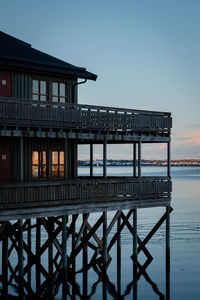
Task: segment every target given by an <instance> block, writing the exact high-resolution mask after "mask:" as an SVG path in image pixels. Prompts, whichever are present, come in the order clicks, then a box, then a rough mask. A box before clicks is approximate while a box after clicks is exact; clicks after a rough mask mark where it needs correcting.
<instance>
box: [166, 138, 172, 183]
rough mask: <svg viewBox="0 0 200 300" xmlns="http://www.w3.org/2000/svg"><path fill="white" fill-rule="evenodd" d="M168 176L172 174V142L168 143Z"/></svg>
mask: <svg viewBox="0 0 200 300" xmlns="http://www.w3.org/2000/svg"><path fill="white" fill-rule="evenodd" d="M167 176H168V177H170V176H171V150H170V142H168V143H167Z"/></svg>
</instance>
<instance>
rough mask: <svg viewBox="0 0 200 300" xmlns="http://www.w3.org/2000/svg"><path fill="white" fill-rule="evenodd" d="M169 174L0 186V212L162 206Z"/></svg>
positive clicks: (168, 194) (168, 196)
mask: <svg viewBox="0 0 200 300" xmlns="http://www.w3.org/2000/svg"><path fill="white" fill-rule="evenodd" d="M171 189H172V183H171V181H170V177H141V178H133V177H115V178H111V177H110V178H109V177H108V178H107V179H98V180H97V179H81V180H80V179H77V180H71V181H48V182H31V183H21V184H9V185H1V186H0V216H1V218H4V219H5V217H6V216H7V215H8V216H9V218H10V217H11V216H12V215H13V216H16V214H19V215H20V216H22V215H23V214H26V215H27V214H31V215H32V214H34V213H35V214H36V213H37V214H38V213H39V212H40V213H41V212H42V211H45V213H48V212H49V213H50V214H51V213H53V215H55V214H56V213H57V212H59V211H61V210H62V211H63V210H65V211H67V212H73V213H80V212H87V211H90V212H91V211H94V212H95V211H99V210H102V209H104V210H112V209H113V208H114V209H126V208H130V207H132V208H134V207H135V208H136V207H148V206H162V205H167V204H169V203H170V200H171Z"/></svg>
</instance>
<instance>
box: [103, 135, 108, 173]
mask: <svg viewBox="0 0 200 300" xmlns="http://www.w3.org/2000/svg"><path fill="white" fill-rule="evenodd" d="M106 177H107V140H106V139H105V140H104V143H103V178H104V179H106Z"/></svg>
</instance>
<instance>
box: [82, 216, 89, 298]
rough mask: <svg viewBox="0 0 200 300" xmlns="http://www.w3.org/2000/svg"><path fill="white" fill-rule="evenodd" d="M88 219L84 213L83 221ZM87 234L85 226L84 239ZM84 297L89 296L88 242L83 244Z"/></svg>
mask: <svg viewBox="0 0 200 300" xmlns="http://www.w3.org/2000/svg"><path fill="white" fill-rule="evenodd" d="M87 220H88V214H83V223H84V222H86V221H87ZM86 236H87V227H86V226H85V227H84V230H83V240H85V238H86ZM82 259H83V299H87V296H88V270H87V264H88V243H87V242H86V243H85V244H84V246H83V258H82Z"/></svg>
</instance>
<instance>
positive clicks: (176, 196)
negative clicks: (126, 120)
mask: <svg viewBox="0 0 200 300" xmlns="http://www.w3.org/2000/svg"><path fill="white" fill-rule="evenodd" d="M166 172H167V170H166V168H165V167H143V168H142V175H144V176H147V175H149V176H151V175H152V176H153V175H155V176H156V175H157V176H158V175H160V176H162V175H166ZM88 174H89V168H88V167H82V168H79V175H88ZM94 174H95V175H100V174H102V168H101V167H99V168H97V167H95V168H94ZM108 175H112V176H120V175H121V176H131V175H132V168H131V167H109V168H108ZM172 181H173V192H172V203H171V206H172V207H173V212H172V213H171V220H170V222H171V229H170V230H171V240H170V243H171V298H170V299H175V300H179V299H181V300H186V299H187V300H188V299H192V300H197V299H198V300H199V299H200V167H172ZM114 213H115V212H109V213H108V223H109V221H110V220H111V219H112V217H113V216H114ZM124 213H125V214H127V213H128V211H124ZM164 213H165V208H146V209H138V235H139V237H140V238H141V239H142V240H143V239H144V238H145V237H146V235H147V234H148V233H149V231H150V230H151V229H152V228H153V226H154V225H155V224H156V222H157V221H158V220H159V219H160V218H161V216H162V215H163V214H164ZM99 216H100V214H98V213H94V214H91V215H90V219H89V222H90V224H91V226H92V224H94V223H95V222H96V220H97V219H98V218H99ZM130 222H131V221H130ZM115 232H116V226H114V227H113V229H112V231H111V233H110V235H109V239H110V238H111V237H112V236H113V235H114V233H115ZM98 234H99V237H100V238H101V236H102V232H99V233H98ZM41 238H42V242H44V241H45V240H46V238H47V235H46V232H45V230H43V231H42V236H41ZM58 238H59V239H60V237H58ZM108 242H109V241H108ZM34 243H35V237H34V236H33V237H32V244H34ZM132 249H133V239H132V235H131V234H130V232H129V230H128V228H127V227H125V228H124V229H123V231H122V234H121V256H122V263H121V294H122V295H124V297H121V298H120V299H133V296H132V291H131V292H130V293H129V294H128V292H127V291H128V288H129V283H131V281H132V274H133V268H132V261H131V259H130V256H131V254H132ZM147 250H148V251H149V253H150V254H151V255H152V257H153V260H152V262H151V263H150V264H149V266H148V267H147V268H146V269H145V276H143V275H142V276H141V277H140V279H139V281H138V299H142V300H143V299H148V300H151V299H152V300H154V299H163V298H162V295H165V280H166V278H165V224H163V225H162V226H161V227H160V228H159V230H158V231H157V232H156V233H155V234H154V236H153V237H152V238H151V240H150V241H149V242H148V244H147ZM91 255H92V254H91V253H88V256H89V257H91ZM110 256H111V257H112V261H111V263H110V265H109V268H108V280H109V292H108V299H117V298H114V297H113V295H112V294H113V293H112V290H115V289H116V286H117V276H116V273H117V263H116V261H117V260H116V246H115V247H113V248H112V250H111V251H110ZM15 261H16V257H15V255H14V256H13V264H14V263H15ZM47 261H48V257H47V254H46V255H44V256H43V258H42V264H43V265H45V264H46V262H47ZM145 261H146V256H145V255H144V254H143V253H140V254H139V262H140V263H141V264H143V263H144V262H145ZM81 262H82V256H80V257H78V258H77V265H76V268H77V270H78V269H79V267H81ZM81 276H82V275H81V273H80V274H77V275H76V282H77V284H79V285H80V289H82V286H81V285H82V277H81ZM33 277H34V276H33ZM34 280H35V279H34V278H33V279H32V285H33V289H34V286H35V281H34ZM97 281H98V276H97V273H95V272H94V270H89V271H88V291H89V292H90V291H91V290H92V287H94V283H95V282H97ZM9 291H10V294H12V295H16V294H15V289H13V288H10V289H9ZM126 293H127V294H128V295H127V296H125V294H126ZM55 299H62V296H61V290H59V291H58V294H57V295H56V297H55ZM69 299H72V298H69ZM73 299H74V298H73ZM76 299H80V298H79V297H77V298H76ZM90 299H102V284H101V283H99V284H97V285H96V286H95V294H94V296H91V298H90Z"/></svg>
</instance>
